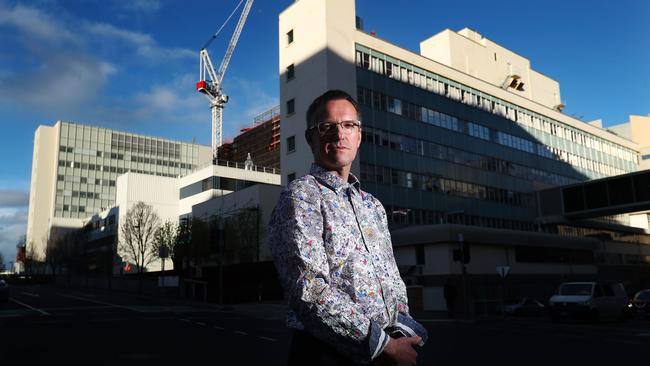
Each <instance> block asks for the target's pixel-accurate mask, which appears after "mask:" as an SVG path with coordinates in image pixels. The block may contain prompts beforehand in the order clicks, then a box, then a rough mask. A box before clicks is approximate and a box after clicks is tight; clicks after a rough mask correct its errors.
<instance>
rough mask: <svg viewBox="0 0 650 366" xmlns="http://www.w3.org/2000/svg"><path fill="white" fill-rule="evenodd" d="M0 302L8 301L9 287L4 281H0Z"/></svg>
mask: <svg viewBox="0 0 650 366" xmlns="http://www.w3.org/2000/svg"><path fill="white" fill-rule="evenodd" d="M0 301H3V302H5V301H9V285H7V282H5V280H0Z"/></svg>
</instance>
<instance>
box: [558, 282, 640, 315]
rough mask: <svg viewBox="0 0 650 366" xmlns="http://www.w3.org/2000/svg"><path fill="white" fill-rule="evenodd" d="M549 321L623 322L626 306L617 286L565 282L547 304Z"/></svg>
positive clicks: (623, 295) (625, 299) (625, 295)
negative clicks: (570, 319)
mask: <svg viewBox="0 0 650 366" xmlns="http://www.w3.org/2000/svg"><path fill="white" fill-rule="evenodd" d="M548 303H549V311H550V316H551V320H553V321H556V320H559V319H560V318H582V319H587V320H593V321H598V320H600V319H623V318H624V316H625V310H626V306H627V303H628V297H627V293H626V292H625V288H624V287H623V284H621V283H600V282H565V283H563V284H561V285H560V287H558V289H557V292H556V293H555V295H553V296H551V298H550V299H549V301H548Z"/></svg>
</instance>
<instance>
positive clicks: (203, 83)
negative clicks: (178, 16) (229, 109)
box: [196, 0, 253, 164]
mask: <svg viewBox="0 0 650 366" xmlns="http://www.w3.org/2000/svg"><path fill="white" fill-rule="evenodd" d="M242 3H244V0H241V1H240V2H239V4H237V6H236V7H235V10H233V11H232V13H230V16H228V18H227V19H226V21H225V22H224V23H223V24H222V25H221V27H220V28H219V30H217V32H216V33H214V34H213V35H212V37H210V39H209V40H208V41H207V42H206V43H205V45H204V46H203V47H202V48H201V52H200V53H199V55H200V64H199V81H198V82H197V83H196V90H198V91H199V92H201V93H203V94H205V95H206V97H207V98H208V100H209V101H210V109H211V111H212V161H213V164H217V149H218V148H219V146H221V143H222V137H221V130H222V125H223V120H222V115H223V107H224V106H225V104H226V103H228V96H227V95H226V94H224V93H223V90H222V89H221V83H222V81H223V76H224V74H225V73H226V69H227V68H228V63H229V62H230V59H231V58H232V54H233V52H234V50H235V46H236V45H237V41H238V40H239V36H240V35H241V31H242V28H244V23H246V18H247V17H248V13H249V12H250V10H251V6H252V5H253V0H246V3H245V4H244V9H243V10H242V13H241V15H240V16H239V21H238V22H237V26H236V27H235V31H234V32H233V34H232V37H231V38H230V43H229V44H228V48H227V49H226V54H225V55H224V57H223V59H222V60H221V65H220V66H219V71H217V72H215V71H214V67H213V66H212V60H211V59H210V55H209V54H208V46H210V43H212V41H214V40H215V39H216V38H217V36H218V35H219V33H221V30H222V29H223V28H224V27H225V26H226V23H228V21H229V20H230V18H232V16H233V15H234V14H235V13H236V12H237V9H239V7H240V6H241V5H242Z"/></svg>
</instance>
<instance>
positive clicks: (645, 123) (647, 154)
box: [607, 115, 650, 170]
mask: <svg viewBox="0 0 650 366" xmlns="http://www.w3.org/2000/svg"><path fill="white" fill-rule="evenodd" d="M607 130H608V131H610V132H613V133H615V134H617V135H619V136H621V137H624V138H626V139H628V140H631V141H634V142H636V143H637V144H639V155H640V159H639V169H640V170H646V169H650V115H647V116H630V120H629V121H628V122H625V123H621V124H618V125H614V126H609V127H607Z"/></svg>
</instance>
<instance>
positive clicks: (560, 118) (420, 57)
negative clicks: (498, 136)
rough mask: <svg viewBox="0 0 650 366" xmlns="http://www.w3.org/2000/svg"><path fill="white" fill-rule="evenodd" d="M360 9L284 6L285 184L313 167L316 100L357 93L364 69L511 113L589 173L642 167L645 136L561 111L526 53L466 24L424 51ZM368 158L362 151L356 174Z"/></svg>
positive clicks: (303, 0)
mask: <svg viewBox="0 0 650 366" xmlns="http://www.w3.org/2000/svg"><path fill="white" fill-rule="evenodd" d="M355 17H356V12H355V4H354V1H349V0H331V1H323V0H299V1H296V2H294V3H293V4H292V5H291V6H289V7H288V8H287V9H286V10H284V11H283V12H282V13H281V14H280V17H279V40H278V42H279V57H280V62H279V73H280V75H281V78H280V102H281V115H282V121H281V136H282V139H283V143H284V144H286V143H287V142H288V141H289V140H291V144H292V145H293V144H294V141H295V148H294V149H293V150H291V151H286V152H285V151H283V152H282V155H281V166H282V171H283V178H282V179H283V180H282V181H283V184H284V183H286V180H287V176H290V177H293V176H301V175H303V174H305V173H307V171H308V169H309V163H310V161H311V154H310V150H309V147H308V146H307V144H306V142H305V140H304V137H303V135H304V130H305V126H306V122H305V113H306V110H307V107H308V106H309V103H310V102H311V101H312V100H313V99H314V98H315V97H317V96H318V95H320V94H322V93H323V92H324V91H326V90H327V89H331V88H338V89H342V90H345V91H347V92H348V93H350V94H351V95H355V96H357V95H358V94H359V90H358V89H359V87H360V86H362V85H360V78H361V77H362V76H361V75H360V73H359V68H362V69H366V70H370V71H371V72H372V73H375V74H380V75H384V76H387V77H388V78H389V79H392V80H395V81H397V82H398V83H403V84H407V85H411V86H414V87H416V88H417V89H420V90H425V91H428V92H432V93H436V94H438V95H442V96H444V97H446V98H448V99H451V100H455V101H458V102H461V103H464V104H466V105H468V106H473V107H476V108H480V109H482V110H484V111H487V112H489V113H492V114H494V115H497V116H500V117H505V118H506V119H509V120H511V121H512V122H515V123H516V124H517V125H520V126H522V127H525V130H526V131H527V132H528V131H529V130H530V131H529V132H530V133H531V135H532V136H531V137H534V138H535V139H536V140H537V141H534V143H536V145H535V146H532V147H531V150H534V151H533V152H535V153H537V154H538V155H540V156H545V155H546V157H551V158H554V159H555V160H560V161H563V162H566V163H569V164H571V165H573V166H575V168H576V171H579V172H580V173H582V174H583V175H584V176H585V177H586V178H597V177H604V176H610V175H616V174H622V173H625V172H629V171H633V170H635V169H636V164H637V147H638V146H637V144H635V143H633V142H631V141H629V140H628V139H625V138H621V137H618V136H613V135H612V134H610V133H608V132H607V131H606V130H604V129H602V128H598V127H596V126H593V125H589V124H586V123H583V122H582V121H580V120H577V119H575V118H573V117H570V116H568V115H565V114H563V113H561V110H562V108H563V107H564V105H563V104H562V102H561V98H560V86H559V83H558V82H557V81H555V80H553V79H551V78H549V77H548V76H545V75H543V74H542V73H540V72H538V71H535V70H534V69H532V68H531V62H530V61H529V60H528V59H526V58H524V57H522V56H520V55H518V54H516V53H515V52H513V51H510V50H508V49H506V48H504V47H502V46H500V45H498V44H496V43H494V42H493V41H491V40H489V39H487V38H485V37H483V36H482V35H481V34H479V33H478V32H476V31H473V30H471V29H468V28H465V29H462V30H461V31H459V32H454V31H451V30H444V31H442V32H440V33H438V34H436V35H434V36H432V37H430V38H428V39H427V40H424V41H423V42H421V44H420V53H419V54H418V53H414V52H411V51H409V50H406V49H404V48H401V47H400V46H398V45H395V44H392V43H390V42H388V41H386V40H383V39H381V38H379V37H377V36H375V35H373V34H369V33H367V32H365V31H363V29H358V28H356V27H355V24H357V23H356V21H355V20H356V18H355ZM364 79H367V77H364ZM368 81H369V80H368ZM364 86H365V85H364ZM383 87H384V88H388V89H390V88H392V86H389V85H384V86H383ZM360 99H361V98H360ZM403 102H404V101H402V104H404V103H403ZM373 108H374V106H373ZM400 114H402V113H401V112H400ZM364 117H365V118H366V119H367V118H368V117H369V116H364ZM530 140H532V139H530ZM520 142H521V141H518V140H517V141H516V142H508V143H509V144H513V145H518V144H519V143H520ZM505 143H506V142H504V144H505ZM524 143H525V142H524ZM537 145H541V146H537ZM583 147H584V148H583ZM524 149H525V148H523V149H518V150H524ZM590 150H595V151H594V152H595V154H592V152H591V151H590ZM609 156H611V158H616V159H617V160H618V159H619V158H620V159H621V160H623V161H622V162H621V163H622V164H618V162H615V161H610V160H611V158H610V157H609ZM363 160H364V154H363V152H362V153H361V159H357V160H356V161H355V166H354V167H353V171H354V172H357V173H359V172H360V165H359V163H360V161H361V162H362V161H363ZM606 161H607V162H608V163H606Z"/></svg>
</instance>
